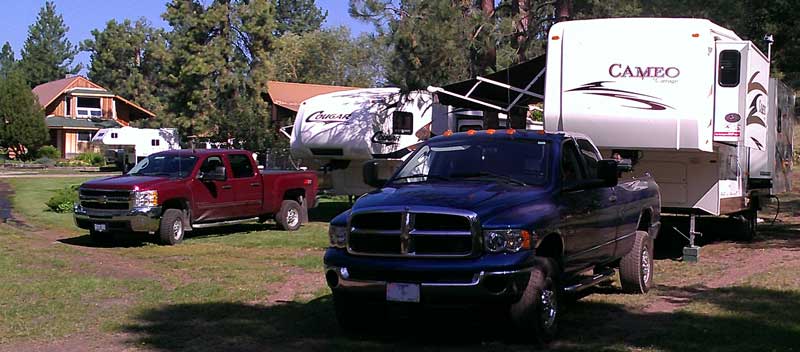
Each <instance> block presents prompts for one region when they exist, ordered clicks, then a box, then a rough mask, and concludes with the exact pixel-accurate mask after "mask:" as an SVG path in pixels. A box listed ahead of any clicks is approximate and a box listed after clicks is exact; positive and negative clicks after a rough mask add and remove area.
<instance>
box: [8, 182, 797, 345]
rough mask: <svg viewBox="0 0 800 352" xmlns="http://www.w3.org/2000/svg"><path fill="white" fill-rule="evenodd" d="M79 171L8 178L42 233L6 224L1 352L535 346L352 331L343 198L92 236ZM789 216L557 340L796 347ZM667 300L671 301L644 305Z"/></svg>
mask: <svg viewBox="0 0 800 352" xmlns="http://www.w3.org/2000/svg"><path fill="white" fill-rule="evenodd" d="M82 180H83V179H77V178H76V179H72V178H54V179H49V180H48V179H34V178H30V179H24V178H21V179H7V180H3V182H9V183H10V184H11V185H12V187H13V189H14V190H15V192H16V195H15V197H14V201H13V203H14V206H15V207H16V211H17V212H18V214H20V215H21V216H22V217H23V218H24V220H25V221H27V222H28V223H29V224H30V225H31V226H32V227H33V228H34V229H33V230H30V229H19V228H14V227H11V226H9V225H5V224H0V251H2V254H3V255H2V256H0V272H2V273H3V274H2V280H0V350H4V348H3V346H4V345H7V346H20V345H21V346H26V345H25V344H26V343H30V344H33V345H34V346H40V345H37V344H45V346H47V344H52V345H51V346H54V347H53V348H44V349H45V350H58V346H59V344H60V343H61V342H62V341H68V340H69V339H72V338H74V337H75V336H88V338H89V339H90V340H92V341H96V342H98V343H104V341H105V340H104V339H105V338H107V336H109V335H111V334H114V335H122V336H124V341H122V342H117V343H120V345H119V346H116V345H115V346H112V347H113V348H111V350H118V349H126V348H132V349H141V350H156V351H182V350H193V351H216V350H269V351H275V350H278V351H281V350H287V351H289V350H291V351H295V350H367V349H368V350H375V349H416V350H476V351H478V350H480V351H484V350H503V351H505V350H512V351H513V350H519V351H523V350H529V349H530V346H528V345H524V344H508V343H507V342H506V341H505V340H503V339H501V338H498V336H502V335H503V327H502V325H499V324H496V323H494V322H491V323H490V322H489V321H488V320H482V319H475V316H474V315H472V314H474V311H473V310H469V309H456V310H454V311H445V312H442V313H441V314H440V313H439V312H433V313H431V312H428V314H425V318H424V319H421V320H408V319H405V318H400V319H398V320H395V321H393V322H392V323H391V325H389V326H388V327H387V328H386V329H383V330H387V331H393V332H394V333H388V334H385V335H383V334H381V335H376V334H367V335H364V336H355V337H352V336H351V337H345V336H344V335H343V334H342V333H341V331H340V330H339V328H338V326H337V324H336V322H335V319H334V318H333V309H332V302H331V300H330V295H329V290H328V289H327V288H326V287H325V284H324V279H323V273H322V253H323V251H324V248H325V247H326V246H327V224H326V222H325V220H327V219H330V218H331V217H332V216H333V215H335V214H336V213H338V212H340V211H343V210H345V209H346V208H347V206H348V205H347V204H346V202H342V199H327V200H324V201H323V203H321V204H320V206H319V207H318V209H315V210H314V213H313V214H312V218H313V219H314V220H315V221H314V222H312V223H310V224H307V225H305V226H303V227H302V228H301V230H300V231H297V232H292V233H287V232H282V231H277V230H274V226H273V225H271V224H263V225H262V224H245V225H238V226H232V227H225V228H218V229H205V230H202V231H196V232H194V233H193V234H191V236H189V237H188V238H187V239H186V240H185V241H184V243H182V244H181V245H178V246H160V245H156V244H154V243H153V241H152V239H150V238H143V237H132V236H126V237H123V238H120V239H118V242H117V244H116V245H115V246H111V247H96V246H95V245H94V244H93V243H91V241H90V240H89V238H88V236H87V235H86V234H85V233H84V232H83V231H80V230H78V229H76V228H75V227H74V226H73V225H72V219H71V215H69V214H55V213H51V212H48V211H45V206H44V202H45V201H46V200H47V199H48V198H49V197H50V195H51V194H52V193H53V192H54V191H55V190H58V189H60V188H62V187H64V186H66V185H69V184H73V183H78V182H80V181H82ZM786 199H787V200H786V203H787V204H785V205H784V206H785V207H796V208H797V209H800V200H797V197H795V198H786ZM790 209H792V211H793V212H794V210H795V208H790ZM793 221H794V220H792V219H791V218H787V219H786V222H785V223H784V224H782V225H781V226H778V225H775V226H772V227H765V229H767V230H768V231H764V232H763V233H764V234H763V235H761V237H760V238H759V239H757V241H755V242H754V243H751V244H747V245H739V244H734V243H728V242H717V243H711V244H708V245H706V246H705V247H703V256H704V257H702V259H701V262H700V263H699V264H694V265H692V264H687V263H683V262H680V261H676V260H673V259H662V260H658V261H656V263H655V270H656V280H657V283H658V284H659V286H658V287H656V288H655V289H654V290H653V291H651V292H650V293H649V294H647V295H626V294H621V293H620V292H619V289H618V284H615V285H614V286H613V287H610V288H601V289H597V290H594V291H593V292H592V294H591V295H588V296H586V297H583V298H582V299H580V300H578V301H577V302H575V303H571V304H568V305H566V306H565V307H566V311H565V314H564V315H563V317H562V318H563V320H562V321H561V324H562V325H561V331H562V333H561V337H560V338H559V340H558V341H557V342H556V343H554V344H553V345H551V346H550V347H551V348H552V349H554V350H577V351H629V350H636V351H708V350H714V351H739V350H741V351H750V350H765V351H772V350H776V351H791V350H798V346H800V279H799V277H800V276H798V275H797V273H798V272H800V255H797V254H796V253H798V252H797V249H800V237H797V236H798V233H797V230H796V223H795V222H793ZM787 248H788V249H790V250H788V251H787V250H786V249H787ZM758 251H763V253H764V255H767V256H769V255H774V254H775V253H780V255H781V256H783V257H781V258H783V259H781V260H771V261H764V264H763V266H764V268H756V269H757V270H754V271H752V272H749V271H741V270H739V267H740V266H742V264H743V263H742V259H741V258H750V259H749V260H762V261H763V258H761V257H758V256H754V254H758V253H761V252H758ZM784 257H785V258H784ZM759 258H761V259H759ZM737 270H739V271H737ZM731 273H734V274H736V275H738V276H736V278H735V280H734V279H731V282H733V284H730V285H727V286H724V287H710V286H709V283H710V282H713V280H715V279H719V278H721V277H724V276H726V275H731ZM737 273H738V274H737ZM669 299H674V300H675V301H676V302H677V306H676V308H675V309H671V310H668V311H646V310H647V309H648V307H652V306H654V305H655V304H657V303H658V302H662V301H664V300H669ZM389 312H390V314H393V313H394V312H397V311H396V310H393V309H390V310H389ZM453 317H456V318H453Z"/></svg>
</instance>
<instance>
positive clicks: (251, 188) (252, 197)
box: [228, 154, 264, 218]
mask: <svg viewBox="0 0 800 352" xmlns="http://www.w3.org/2000/svg"><path fill="white" fill-rule="evenodd" d="M251 160H252V159H251V158H250V156H249V155H247V154H228V162H229V163H230V165H231V175H232V177H231V179H230V182H231V186H233V194H234V200H235V201H236V206H235V207H232V210H233V212H232V214H231V216H230V217H232V218H233V217H251V216H256V215H261V208H262V206H261V204H262V200H263V197H264V189H263V186H262V182H261V174H260V173H258V172H257V170H254V169H253V163H252V162H251Z"/></svg>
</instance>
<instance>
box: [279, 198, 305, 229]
mask: <svg viewBox="0 0 800 352" xmlns="http://www.w3.org/2000/svg"><path fill="white" fill-rule="evenodd" d="M302 210H303V209H302V208H301V207H300V203H297V202H295V201H293V200H284V201H283V203H281V210H280V211H279V212H278V213H277V214H275V222H276V223H277V224H278V227H279V228H280V229H281V230H284V231H296V230H297V229H299V228H300V223H301V222H302V221H301V220H302V214H303V213H302Z"/></svg>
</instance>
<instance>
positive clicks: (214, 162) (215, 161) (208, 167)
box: [200, 156, 225, 172]
mask: <svg viewBox="0 0 800 352" xmlns="http://www.w3.org/2000/svg"><path fill="white" fill-rule="evenodd" d="M222 166H225V164H223V163H222V158H221V157H219V156H209V157H208V159H206V161H204V162H203V165H202V166H200V172H209V171H214V170H216V168H218V167H222Z"/></svg>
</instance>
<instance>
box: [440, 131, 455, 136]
mask: <svg viewBox="0 0 800 352" xmlns="http://www.w3.org/2000/svg"><path fill="white" fill-rule="evenodd" d="M452 135H453V131H451V130H447V131H444V133H442V136H445V137H450V136H452Z"/></svg>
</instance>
